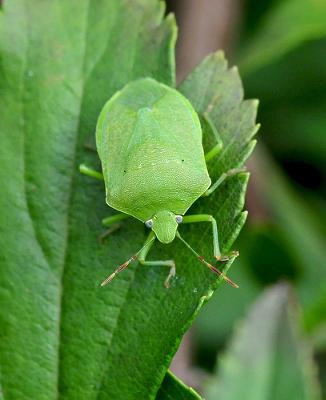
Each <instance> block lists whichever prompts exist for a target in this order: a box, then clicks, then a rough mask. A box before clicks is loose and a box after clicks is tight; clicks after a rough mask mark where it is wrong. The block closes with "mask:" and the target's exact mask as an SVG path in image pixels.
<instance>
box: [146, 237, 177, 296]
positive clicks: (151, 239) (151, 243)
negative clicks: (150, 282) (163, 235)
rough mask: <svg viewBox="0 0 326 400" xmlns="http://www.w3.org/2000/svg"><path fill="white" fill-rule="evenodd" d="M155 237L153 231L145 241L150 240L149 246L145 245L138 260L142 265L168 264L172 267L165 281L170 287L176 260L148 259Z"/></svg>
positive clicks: (165, 284)
mask: <svg viewBox="0 0 326 400" xmlns="http://www.w3.org/2000/svg"><path fill="white" fill-rule="evenodd" d="M154 237H155V234H154V232H151V233H150V234H149V236H148V238H147V240H146V242H145V244H146V243H147V242H150V243H149V245H148V246H145V247H144V248H143V249H142V250H141V251H140V253H139V255H138V261H139V262H140V264H142V265H149V266H163V267H164V266H167V267H170V271H169V274H168V276H167V278H166V279H165V281H164V286H165V287H166V288H167V289H168V288H169V287H170V281H171V279H172V278H173V277H174V276H175V262H174V260H162V261H160V260H158V261H146V257H147V254H148V252H149V250H150V249H151V247H152V246H153V243H154V240H153V238H154Z"/></svg>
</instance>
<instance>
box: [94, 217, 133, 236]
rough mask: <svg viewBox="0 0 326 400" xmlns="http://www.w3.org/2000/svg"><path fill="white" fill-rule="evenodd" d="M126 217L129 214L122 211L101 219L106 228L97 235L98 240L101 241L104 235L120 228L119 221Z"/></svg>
mask: <svg viewBox="0 0 326 400" xmlns="http://www.w3.org/2000/svg"><path fill="white" fill-rule="evenodd" d="M127 218H130V215H128V214H124V213H117V214H114V215H111V216H110V217H106V218H104V219H102V224H103V225H104V226H105V227H107V228H108V229H107V230H106V231H105V232H103V233H102V234H101V235H100V236H99V239H100V242H101V243H102V242H103V241H104V239H105V238H106V237H108V236H109V235H111V233H113V232H115V231H116V230H118V229H120V227H121V221H123V220H124V219H127Z"/></svg>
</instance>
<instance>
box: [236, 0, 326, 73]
mask: <svg viewBox="0 0 326 400" xmlns="http://www.w3.org/2000/svg"><path fill="white" fill-rule="evenodd" d="M325 18H326V3H325V2H324V1H322V0H321V1H320V0H285V1H280V2H278V3H277V4H276V5H275V6H274V7H273V8H272V9H271V10H270V11H269V12H267V13H266V15H265V16H264V17H263V18H262V20H261V21H260V24H259V27H257V29H256V32H255V35H253V37H252V38H251V39H250V41H249V43H248V44H247V46H245V47H244V49H243V50H242V56H241V57H240V65H241V71H243V72H244V73H247V72H253V71H255V70H257V69H259V68H261V67H262V66H265V65H266V64H270V63H272V62H273V61H275V60H277V59H278V58H280V57H282V56H283V55H284V54H286V53H287V52H288V51H290V50H292V49H293V48H295V47H297V46H299V45H300V44H302V43H303V42H304V41H306V40H313V39H318V38H320V37H323V36H325V34H326V24H325Z"/></svg>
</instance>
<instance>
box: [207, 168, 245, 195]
mask: <svg viewBox="0 0 326 400" xmlns="http://www.w3.org/2000/svg"><path fill="white" fill-rule="evenodd" d="M246 171H247V170H246V168H245V167H242V168H234V169H230V170H229V171H227V172H224V173H223V174H222V175H221V176H220V177H219V178H218V180H217V181H216V182H215V183H213V185H212V186H211V187H209V188H208V189H207V190H206V192H204V193H203V194H202V196H209V195H210V194H212V193H213V192H214V191H215V190H216V189H217V188H218V187H219V186H220V185H221V184H222V183H223V182H224V181H225V179H227V178H230V177H231V176H234V175H237V174H240V173H242V172H246Z"/></svg>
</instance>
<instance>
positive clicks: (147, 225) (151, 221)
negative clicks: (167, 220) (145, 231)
mask: <svg viewBox="0 0 326 400" xmlns="http://www.w3.org/2000/svg"><path fill="white" fill-rule="evenodd" d="M145 226H146V227H147V228H152V227H153V220H152V219H149V220H148V221H146V222H145Z"/></svg>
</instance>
